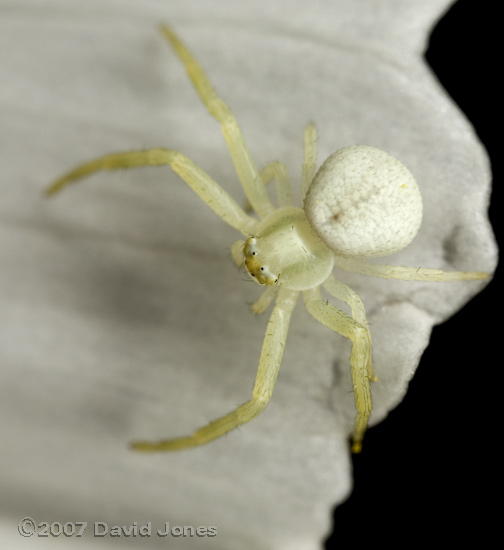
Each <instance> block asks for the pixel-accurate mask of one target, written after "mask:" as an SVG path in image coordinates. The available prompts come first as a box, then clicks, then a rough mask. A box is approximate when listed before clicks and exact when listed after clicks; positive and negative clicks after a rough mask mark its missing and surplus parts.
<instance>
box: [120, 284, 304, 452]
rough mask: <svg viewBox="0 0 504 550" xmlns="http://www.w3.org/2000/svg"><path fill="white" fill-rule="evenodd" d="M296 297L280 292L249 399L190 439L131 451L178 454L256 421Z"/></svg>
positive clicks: (279, 357)
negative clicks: (180, 451) (182, 450)
mask: <svg viewBox="0 0 504 550" xmlns="http://www.w3.org/2000/svg"><path fill="white" fill-rule="evenodd" d="M298 295H299V292H297V291H292V290H287V289H281V290H280V292H279V295H278V299H277V303H276V306H275V308H274V310H273V312H272V314H271V317H270V320H269V323H268V327H267V329H266V336H265V338H264V342H263V347H262V351H261V358H260V360H259V368H258V371H257V376H256V381H255V385H254V389H253V391H252V399H250V400H249V401H247V402H246V403H244V404H243V405H241V406H240V407H238V408H237V409H235V410H234V411H232V412H230V413H229V414H226V415H225V416H223V417H221V418H219V419H218V420H215V421H213V422H210V424H207V425H206V426H204V427H203V428H200V429H199V430H196V431H195V432H194V433H193V434H192V435H190V436H187V437H180V438H177V439H165V440H161V441H155V442H149V441H135V442H133V443H132V444H131V447H132V448H133V449H134V450H136V451H144V452H156V451H177V450H180V449H186V448H188V447H195V446H196V445H203V444H205V443H208V442H209V441H212V440H213V439H216V438H218V437H221V436H222V435H224V434H226V433H227V432H230V431H231V430H234V429H235V428H237V427H238V426H241V425H242V424H245V423H246V422H249V421H250V420H252V419H253V418H255V417H256V416H257V415H258V414H259V413H260V412H261V411H262V410H263V409H264V408H265V407H266V405H267V404H268V402H269V400H270V398H271V396H272V394H273V388H274V387H275V382H276V379H277V376H278V371H279V369H280V363H281V361H282V355H283V351H284V347H285V341H286V339H287V332H288V329H289V322H290V317H291V314H292V311H293V309H294V306H295V305H296V301H297V298H298Z"/></svg>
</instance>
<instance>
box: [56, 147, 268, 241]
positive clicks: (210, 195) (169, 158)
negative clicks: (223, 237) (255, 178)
mask: <svg viewBox="0 0 504 550" xmlns="http://www.w3.org/2000/svg"><path fill="white" fill-rule="evenodd" d="M166 165H168V166H170V168H171V169H172V170H173V171H174V172H175V173H176V174H178V175H179V176H180V177H181V178H182V179H183V180H184V181H185V182H186V183H187V185H189V187H191V189H193V191H195V193H196V194H197V195H198V196H199V197H200V198H201V199H202V200H203V201H204V202H206V204H208V206H209V207H210V208H211V209H212V210H213V211H214V212H215V213H216V214H218V215H219V216H220V217H221V218H222V219H223V220H224V221H225V222H227V223H228V224H229V225H231V226H232V227H234V228H235V229H238V231H241V232H242V233H243V234H244V235H251V234H253V233H254V231H255V228H256V225H257V220H255V219H254V218H252V217H251V216H248V215H247V214H246V213H245V212H244V211H243V210H242V209H241V208H240V206H239V205H238V203H237V202H236V201H235V200H234V199H233V198H232V197H231V196H229V195H228V194H227V193H226V192H225V191H224V190H223V189H222V187H220V185H218V184H217V183H216V182H215V181H214V180H213V179H212V178H211V177H210V176H209V175H208V174H206V173H205V172H204V171H203V170H202V169H201V168H199V167H198V166H197V165H196V164H194V162H192V161H191V160H190V159H189V158H187V157H186V156H185V155H183V154H182V153H179V152H178V151H173V150H171V149H161V148H158V149H150V150H147V151H131V152H126V153H116V154H112V155H106V156H104V157H101V158H98V159H95V160H92V161H90V162H87V163H85V164H82V165H80V166H78V167H77V168H75V169H73V170H71V171H70V172H68V173H67V174H65V175H64V176H62V177H60V178H59V179H57V180H56V181H55V182H54V183H52V184H51V185H50V186H49V187H48V188H47V190H46V193H47V194H48V195H53V194H55V193H57V192H58V191H60V190H61V189H63V188H64V187H66V186H67V185H69V184H71V183H74V182H76V181H77V180H80V179H81V178H84V177H86V176H89V175H91V174H93V173H95V172H98V171H100V170H122V169H127V168H138V167H141V166H166Z"/></svg>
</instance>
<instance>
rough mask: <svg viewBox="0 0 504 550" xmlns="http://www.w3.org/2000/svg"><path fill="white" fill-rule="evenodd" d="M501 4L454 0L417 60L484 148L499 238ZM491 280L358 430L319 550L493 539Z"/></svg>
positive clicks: (494, 336) (496, 525) (497, 431)
mask: <svg viewBox="0 0 504 550" xmlns="http://www.w3.org/2000/svg"><path fill="white" fill-rule="evenodd" d="M498 5H499V3H498V2H484V1H483V2H480V1H476V0H459V1H458V2H456V3H455V4H454V5H453V6H452V8H451V9H450V10H449V11H448V12H447V13H446V15H445V16H444V17H443V19H442V20H441V21H440V22H439V24H438V25H437V26H436V28H435V29H434V31H433V33H432V35H431V37H430V44H429V47H428V50H427V52H426V59H427V62H428V63H429V65H430V66H431V67H432V69H433V70H434V72H435V73H436V75H437V77H438V79H439V80H440V82H441V84H442V85H443V86H444V87H445V88H446V90H447V91H448V93H449V94H450V95H451V97H452V98H453V99H454V100H455V102H456V103H457V104H458V105H459V106H460V108H461V109H462V111H464V113H465V114H466V116H467V118H468V119H469V120H470V121H471V123H472V124H473V126H474V127H475V129H476V131H477V133H478V135H479V137H480V139H481V141H482V142H483V144H484V145H485V147H486V148H487V150H488V153H489V156H490V159H491V163H492V170H493V175H494V180H493V193H492V203H491V207H490V219H491V222H492V224H493V227H494V231H495V233H496V237H497V241H498V242H499V244H500V243H501V240H502V223H501V219H502V215H501V216H498V209H499V207H500V205H501V204H502V186H501V182H502V158H501V157H500V155H499V154H498V149H497V147H498V144H497V139H498V137H500V136H498V129H499V126H501V125H502V109H501V107H500V102H498V101H497V93H498V92H500V84H498V83H497V74H498V73H502V52H500V54H498V50H497V47H498V46H497V43H498V40H497V32H498V31H497V25H498V21H499V20H500V17H499V16H498V15H497V10H498ZM499 42H500V41H499ZM500 95H502V93H501V92H500ZM500 280H501V269H500V268H498V270H497V273H496V276H495V278H494V280H493V281H492V282H491V283H490V285H489V286H488V287H487V288H486V289H485V290H484V291H483V292H482V293H481V294H479V295H478V296H477V297H476V298H475V299H473V300H472V301H471V302H470V303H469V304H468V305H467V306H466V307H465V308H464V309H463V310H462V311H460V312H459V313H458V314H457V315H455V316H454V317H452V318H451V319H450V320H449V321H448V322H447V323H445V324H443V325H440V326H439V327H436V328H435V329H434V332H433V335H432V340H431V344H430V346H429V347H428V348H427V350H426V352H425V353H424V355H423V358H422V361H421V363H420V366H419V368H418V371H417V373H416V375H415V377H414V379H413V380H412V382H411V384H410V387H409V391H408V394H407V396H406V398H405V399H404V401H403V402H402V404H401V405H399V406H398V407H397V408H396V409H395V410H394V411H392V412H391V413H390V415H389V416H388V418H387V420H386V421H384V422H382V423H381V424H379V425H378V426H376V427H374V428H372V429H370V430H369V431H368V433H367V434H366V438H365V441H364V449H363V452H362V454H360V455H357V456H354V457H353V466H354V484H355V486H354V491H353V493H352V495H351V496H350V497H349V499H348V500H347V501H346V502H345V503H343V504H342V505H340V506H339V507H338V508H336V510H335V512H334V532H333V534H332V536H331V537H330V538H329V539H328V540H327V541H326V546H325V548H326V549H330V548H348V547H350V546H349V545H350V544H352V547H356V548H361V547H363V545H364V544H366V545H367V544H370V545H372V546H375V545H380V544H383V545H386V547H387V548H391V547H392V548H395V547H401V548H410V547H411V546H416V545H419V544H425V543H428V544H443V543H445V544H449V545H450V547H451V548H452V547H455V546H456V545H457V544H459V543H463V542H465V543H466V544H471V542H470V541H471V539H473V540H477V542H478V547H480V548H482V547H487V546H488V547H489V546H490V544H491V543H493V541H494V540H495V539H497V540H499V538H500V537H499V532H498V529H499V531H500V513H499V511H500V510H501V506H502V504H501V496H500V493H501V479H502V478H501V468H500V467H498V466H497V459H498V458H499V455H500V451H499V450H498V446H499V445H500V439H501V437H500V436H501V432H502V427H501V414H500V410H498V409H497V405H498V404H500V403H501V402H502V401H503V396H502V395H501V392H502V391H503V390H502V385H503V384H502V365H503V361H502V357H501V353H500V346H499V337H500V334H498V332H497V331H498V330H499V333H500V325H501V317H502V314H501V312H500V311H499V310H498V308H499V305H500V304H502V299H501V298H500V295H499V293H498V290H497V286H498V282H499V281H500ZM498 351H499V353H498ZM432 365H434V366H435V368H431V366H432ZM498 513H499V515H497V514H498ZM493 544H495V543H493ZM493 544H492V545H493Z"/></svg>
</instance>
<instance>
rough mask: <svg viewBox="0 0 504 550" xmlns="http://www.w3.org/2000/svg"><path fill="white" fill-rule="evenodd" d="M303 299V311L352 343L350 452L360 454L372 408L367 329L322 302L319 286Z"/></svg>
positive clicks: (309, 291) (369, 351)
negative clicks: (351, 432) (353, 408)
mask: <svg viewBox="0 0 504 550" xmlns="http://www.w3.org/2000/svg"><path fill="white" fill-rule="evenodd" d="M303 298H304V301H305V304H306V309H307V310H308V311H309V312H310V314H311V315H312V316H313V317H314V318H315V319H316V320H317V321H319V322H320V323H322V324H323V325H325V326H326V327H328V328H330V329H331V330H334V331H335V332H338V333H339V334H341V335H342V336H345V337H346V338H349V339H350V340H351V341H352V353H351V355H350V364H351V369H352V381H353V389H354V394H355V407H356V409H357V417H356V420H355V427H354V433H353V442H352V452H354V453H359V452H360V451H361V449H362V440H363V438H364V432H365V431H366V427H367V423H368V419H369V415H370V414H371V409H372V404H371V389H370V386H369V372H368V365H369V362H370V356H371V339H370V336H369V329H368V328H367V326H363V325H362V324H361V323H359V322H358V321H357V320H356V319H354V318H353V317H350V316H348V315H346V314H345V313H343V312H342V311H340V310H339V309H338V308H336V307H334V306H333V305H331V304H328V303H327V302H325V301H323V300H322V299H321V296H320V289H319V287H316V288H313V289H310V290H305V291H304V292H303ZM366 324H367V323H366Z"/></svg>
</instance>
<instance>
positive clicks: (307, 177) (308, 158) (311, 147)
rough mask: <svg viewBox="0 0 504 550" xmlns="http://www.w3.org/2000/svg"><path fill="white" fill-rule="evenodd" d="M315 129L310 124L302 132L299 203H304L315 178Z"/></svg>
mask: <svg viewBox="0 0 504 550" xmlns="http://www.w3.org/2000/svg"><path fill="white" fill-rule="evenodd" d="M317 139H318V136H317V129H316V128H315V124H313V123H310V124H308V126H307V127H306V128H305V131H304V154H303V166H302V169H301V202H303V201H304V198H305V196H306V193H307V192H308V188H309V187H310V185H311V182H312V181H313V177H314V176H315V169H316V167H317Z"/></svg>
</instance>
